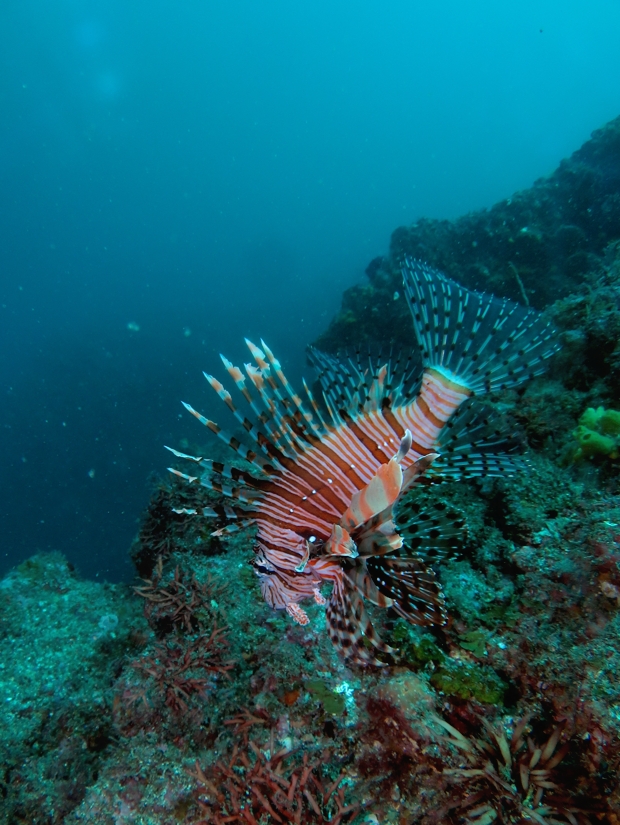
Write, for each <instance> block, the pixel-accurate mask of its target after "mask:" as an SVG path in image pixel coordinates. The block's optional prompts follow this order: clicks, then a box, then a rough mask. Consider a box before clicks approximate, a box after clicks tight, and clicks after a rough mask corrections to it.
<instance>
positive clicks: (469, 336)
mask: <svg viewBox="0 0 620 825" xmlns="http://www.w3.org/2000/svg"><path fill="white" fill-rule="evenodd" d="M402 275H403V281H404V287H405V293H406V295H407V301H408V303H409V308H410V310H411V314H412V316H413V325H414V330H415V335H416V338H417V341H418V345H419V347H420V350H421V352H422V358H423V361H424V365H425V367H427V368H434V369H437V370H439V371H440V372H441V373H443V374H444V375H445V376H446V377H448V378H450V377H456V378H458V380H459V383H463V384H465V385H466V386H467V388H468V389H469V390H470V391H471V392H473V393H475V394H477V395H479V394H482V393H485V392H491V391H495V390H503V389H506V388H508V387H514V386H516V385H518V384H521V383H522V382H523V381H527V380H528V379H530V378H533V377H534V376H536V375H540V374H541V373H542V372H544V371H545V364H544V362H545V360H546V359H547V358H549V357H550V356H552V355H553V354H554V353H555V352H557V350H558V349H559V342H558V340H557V335H556V332H555V330H554V329H553V327H552V326H551V325H550V324H549V323H548V322H547V321H545V320H544V319H543V317H542V316H541V315H540V313H538V312H536V311H535V310H533V309H529V308H528V307H522V306H520V305H519V304H516V303H513V302H512V301H507V300H501V299H498V298H495V297H494V296H492V295H484V294H481V293H478V292H472V291H471V290H468V289H465V288H464V287H462V286H460V285H459V284H457V283H455V282H454V281H451V280H449V279H448V278H446V277H445V276H444V275H442V274H441V273H440V272H437V270H435V269H433V268H432V267H430V266H428V265H427V264H425V263H423V262H421V261H418V260H415V259H411V258H406V259H405V261H404V264H403V266H402Z"/></svg>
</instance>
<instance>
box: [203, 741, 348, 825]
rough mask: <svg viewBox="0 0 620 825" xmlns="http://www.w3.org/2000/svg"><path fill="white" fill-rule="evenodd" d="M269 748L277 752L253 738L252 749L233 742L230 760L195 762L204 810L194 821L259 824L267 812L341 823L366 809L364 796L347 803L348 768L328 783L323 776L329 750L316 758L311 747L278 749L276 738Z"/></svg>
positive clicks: (277, 818) (302, 822)
mask: <svg viewBox="0 0 620 825" xmlns="http://www.w3.org/2000/svg"><path fill="white" fill-rule="evenodd" d="M268 753H269V754H273V755H270V756H266V755H265V753H263V752H262V751H261V749H260V748H259V747H258V746H257V745H256V743H255V742H252V741H251V742H250V743H249V750H248V751H246V750H241V749H240V748H239V747H238V746H237V745H235V746H234V748H233V751H232V755H231V757H230V759H229V760H228V761H227V762H221V761H220V762H217V763H216V764H215V765H213V766H212V767H210V768H208V769H205V770H203V769H202V768H201V767H200V764H199V763H198V762H196V766H195V770H194V771H190V775H191V776H193V777H194V779H195V780H196V781H197V782H198V784H199V786H200V793H199V798H198V804H199V805H200V808H201V810H202V813H203V815H204V818H203V819H202V820H200V821H199V822H198V823H196V825H202V823H214V825H224V823H232V822H239V823H243V825H247V824H248V823H249V825H258V823H259V821H260V820H261V817H264V816H265V815H266V816H268V817H270V819H269V821H272V822H277V823H281V825H283V824H284V823H289V822H290V823H294V824H295V825H315V823H325V822H327V823H330V825H340V823H342V822H345V821H347V820H349V819H351V818H352V817H354V816H355V815H356V814H357V813H358V812H359V811H360V810H361V809H362V807H363V804H362V802H361V801H356V802H354V803H352V804H347V802H346V799H345V792H344V789H343V787H342V782H343V780H344V778H345V775H344V774H341V775H340V776H339V777H338V778H337V779H336V780H335V781H333V782H331V783H329V784H327V783H326V782H325V781H324V780H322V779H321V778H320V773H321V771H320V768H319V765H324V764H325V763H326V762H327V760H328V754H322V755H321V758H320V759H317V760H316V761H314V762H311V761H310V758H309V757H308V754H307V753H306V754H304V755H303V757H302V758H301V759H299V757H298V755H297V754H295V753H291V752H289V751H287V750H286V749H285V750H281V751H279V752H278V753H275V754H274V753H273V738H272V741H271V746H270V748H269V751H268ZM357 798H358V800H359V793H358V794H357Z"/></svg>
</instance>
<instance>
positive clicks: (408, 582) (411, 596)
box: [366, 556, 447, 625]
mask: <svg viewBox="0 0 620 825" xmlns="http://www.w3.org/2000/svg"><path fill="white" fill-rule="evenodd" d="M366 566H367V569H368V572H369V574H370V576H371V578H372V580H373V582H374V584H375V585H376V587H377V589H378V590H379V592H380V593H382V594H383V595H384V596H387V597H388V598H389V599H391V600H392V605H391V607H392V608H393V609H394V610H395V611H396V612H397V613H398V614H399V615H400V616H402V618H403V619H406V620H407V621H408V622H409V623H410V624H416V625H429V624H435V625H444V624H445V623H446V621H447V613H446V606H445V601H444V596H443V590H442V589H441V585H440V584H439V582H438V581H437V580H436V578H435V574H434V573H433V571H432V570H431V569H430V568H429V567H427V566H426V565H425V564H424V562H423V561H422V560H421V559H420V558H418V557H417V556H411V557H408V558H403V559H401V558H397V557H389V556H377V557H374V558H370V559H366Z"/></svg>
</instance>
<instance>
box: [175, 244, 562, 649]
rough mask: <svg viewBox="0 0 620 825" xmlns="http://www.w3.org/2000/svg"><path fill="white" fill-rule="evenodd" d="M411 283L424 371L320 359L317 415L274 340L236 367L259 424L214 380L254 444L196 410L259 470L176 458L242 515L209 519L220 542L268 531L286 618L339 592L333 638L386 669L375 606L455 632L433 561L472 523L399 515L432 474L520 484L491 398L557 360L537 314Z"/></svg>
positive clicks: (267, 587) (443, 512)
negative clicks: (219, 524)
mask: <svg viewBox="0 0 620 825" xmlns="http://www.w3.org/2000/svg"><path fill="white" fill-rule="evenodd" d="M402 274H403V281H404V288H405V294H406V296H407V300H408V303H409V307H410V310H411V314H412V318H413V325H414V331H415V335H416V339H417V342H418V347H419V350H420V354H421V361H422V365H421V368H420V369H419V370H417V371H416V369H415V367H414V362H413V360H412V358H411V357H409V358H408V359H407V360H406V362H404V363H403V362H401V359H400V357H397V358H395V359H391V358H390V359H387V361H384V362H381V361H380V360H379V359H375V358H372V357H371V356H369V357H368V359H367V360H365V359H363V358H362V357H361V356H360V355H359V354H357V356H356V357H355V358H348V359H346V360H344V361H341V360H339V359H337V358H334V357H333V356H330V355H326V354H325V353H321V352H319V351H317V350H314V349H312V350H310V353H309V357H310V360H311V361H312V362H313V364H314V365H315V367H316V368H317V369H318V373H319V380H320V383H321V386H322V390H323V400H324V403H325V408H326V410H327V413H326V414H323V413H321V411H320V408H319V405H318V404H317V402H316V401H315V399H314V398H313V397H312V395H311V393H310V391H309V389H308V388H307V386H306V385H305V383H304V389H305V392H306V396H307V399H308V406H306V404H305V403H304V401H302V399H301V397H300V396H299V395H297V394H296V393H295V392H294V390H293V389H292V387H291V385H290V384H289V382H288V380H287V379H286V376H285V375H284V372H283V370H282V366H281V364H280V362H279V361H278V360H277V359H276V358H275V356H274V354H273V353H272V352H271V350H270V349H269V348H268V347H267V346H266V345H265V344H264V342H261V346H260V347H258V346H256V345H254V344H252V343H251V342H249V341H248V342H247V344H248V347H249V349H250V353H251V355H252V357H253V359H254V362H255V363H254V364H246V365H245V376H244V374H243V372H242V371H241V370H240V369H239V368H237V367H235V366H234V365H233V364H231V363H230V361H228V360H227V359H226V358H224V357H223V356H222V361H223V364H224V367H225V368H226V370H227V371H228V373H229V375H230V376H231V378H232V379H233V381H234V383H235V385H236V387H237V389H238V390H239V392H240V396H241V397H242V398H243V399H244V401H245V402H246V403H247V404H248V405H249V407H250V410H251V413H252V417H251V418H248V417H247V416H246V415H244V414H242V413H241V412H240V411H239V410H238V409H237V407H236V405H235V403H234V401H233V399H232V397H231V395H230V393H229V392H228V390H226V389H225V387H224V385H223V384H222V383H221V382H220V381H219V380H218V379H216V378H213V377H212V376H210V375H206V378H207V380H208V382H209V383H210V385H211V386H212V387H213V389H214V390H215V391H216V392H217V394H218V395H219V396H220V398H222V400H223V401H224V403H225V404H226V405H227V406H228V408H229V409H230V410H231V411H232V413H233V414H234V415H235V416H236V418H237V420H238V421H239V423H240V424H241V426H242V427H243V429H244V431H245V432H246V434H247V438H249V439H250V440H251V442H252V446H251V447H249V446H246V445H244V444H243V443H242V442H241V441H240V440H239V439H237V438H236V437H234V436H231V435H229V434H227V433H225V432H224V431H223V430H221V428H220V427H219V426H218V425H217V424H215V422H213V421H210V420H209V419H207V418H205V417H204V416H202V415H201V414H200V413H199V412H197V411H196V410H194V409H193V408H192V407H190V406H189V404H186V405H185V406H186V408H187V409H188V410H189V412H191V413H192V414H193V415H194V416H195V417H196V418H198V420H199V421H201V423H203V424H204V425H205V426H207V427H208V428H209V429H210V430H211V431H212V432H214V433H215V434H216V435H217V436H218V437H219V438H221V439H223V440H224V441H225V442H226V443H227V444H228V445H229V446H230V447H231V448H232V449H233V450H234V451H235V452H237V453H238V454H239V456H241V458H243V459H245V460H247V461H248V462H249V463H250V465H252V467H253V471H252V472H250V471H248V470H241V469H238V468H231V467H227V466H226V465H222V464H217V463H214V462H211V461H209V460H208V459H204V458H202V457H195V456H189V455H186V454H184V453H180V452H178V451H176V450H172V452H173V453H174V455H175V456H176V457H178V458H181V459H184V460H188V461H191V462H193V464H194V467H195V469H194V471H193V474H187V475H186V474H184V473H180V472H179V471H178V470H174V469H173V470H172V472H175V473H177V475H181V476H182V477H183V478H184V479H185V480H186V481H187V482H188V483H200V484H202V485H203V486H205V487H206V488H208V489H212V490H215V491H216V492H219V493H221V494H223V495H225V496H228V497H229V498H231V499H233V501H234V504H233V506H231V507H227V508H224V509H222V508H213V509H211V508H205V509H204V511H202V515H206V516H211V515H216V514H221V513H222V512H224V513H225V514H226V515H227V516H228V517H229V518H231V519H233V524H231V526H230V527H225V528H221V529H220V530H218V531H217V532H218V534H222V533H225V532H229V531H231V530H234V529H239V528H238V526H236V525H245V524H247V523H249V522H254V523H256V524H257V525H258V532H257V538H256V548H255V549H256V556H255V559H254V562H253V565H254V569H255V571H256V573H257V575H258V576H259V579H260V583H261V590H262V593H263V597H264V598H265V600H266V602H267V603H268V604H269V605H270V606H271V607H273V608H274V609H285V610H287V612H288V613H289V615H290V616H291V618H292V619H293V620H295V621H297V622H300V623H302V624H305V623H307V621H308V616H307V614H306V613H305V611H304V610H303V608H302V607H301V606H300V603H301V602H303V601H304V600H306V599H313V600H314V601H316V602H318V603H323V602H325V597H324V596H323V595H322V594H321V586H322V585H323V584H325V583H327V584H331V586H332V590H331V594H330V596H329V599H328V601H327V606H326V615H327V621H328V627H329V634H330V637H331V638H332V640H333V642H334V644H335V645H336V646H337V648H338V649H339V650H340V651H341V653H343V655H344V656H345V657H346V658H347V659H348V660H349V661H351V662H356V663H358V664H375V665H378V664H381V661H380V660H379V659H378V658H377V654H378V653H380V652H382V653H392V652H393V651H392V650H391V648H389V647H388V646H387V645H384V644H383V643H382V642H381V641H380V639H379V637H378V636H377V634H376V631H375V630H374V628H373V627H372V624H371V622H370V619H369V617H368V614H367V612H366V609H365V607H364V602H365V601H366V602H369V603H371V604H374V605H376V606H378V607H380V608H391V609H392V610H394V611H395V612H396V613H397V614H398V615H400V616H402V617H403V618H405V619H407V621H409V622H411V623H412V624H442V623H444V622H445V620H446V612H445V606H444V600H443V594H442V591H441V587H440V585H439V584H438V582H437V580H436V578H435V574H434V572H433V571H432V569H431V568H430V567H429V566H428V564H427V562H426V559H427V558H428V559H429V560H431V561H435V560H437V559H440V558H441V557H442V556H445V555H447V554H450V553H452V552H454V549H455V547H456V546H457V544H458V533H459V530H460V529H462V527H463V519H462V516H461V515H460V513H459V512H458V511H455V510H454V508H450V507H448V506H447V505H444V504H443V503H442V502H441V501H440V500H439V499H436V500H435V501H434V502H432V503H431V504H423V505H418V506H416V505H415V501H416V497H415V496H414V495H413V494H412V495H408V496H407V497H406V499H405V505H404V506H403V508H402V518H401V517H399V518H400V529H397V528H396V527H395V523H394V514H393V510H394V507H395V506H397V505H399V503H400V502H401V499H402V497H403V495H404V493H405V492H406V491H408V490H412V488H414V485H415V481H416V480H417V479H418V478H420V477H421V476H422V475H424V474H425V473H426V472H427V471H428V472H429V473H430V476H431V478H432V479H433V480H437V481H439V480H446V479H457V478H465V477H472V476H480V475H497V476H501V475H505V474H507V473H512V472H515V471H516V470H518V469H519V468H520V467H521V461H520V459H519V457H518V456H516V455H514V449H515V447H516V439H515V437H514V436H513V435H512V434H508V435H506V434H505V433H502V432H501V428H499V429H498V428H497V426H494V425H493V423H492V421H490V420H489V410H487V409H486V408H485V407H483V406H482V405H481V404H480V403H479V402H478V400H477V397H478V396H479V395H481V394H484V393H486V392H492V391H496V390H502V389H505V388H507V387H512V386H516V385H517V384H519V383H521V382H523V381H525V380H528V379H529V378H531V377H533V376H534V375H538V374H539V373H541V372H542V371H543V370H544V361H545V360H546V359H547V358H549V357H550V356H551V355H553V353H554V352H556V351H557V349H558V344H557V341H556V339H555V337H554V331H553V329H552V328H551V327H550V326H549V325H548V324H547V323H545V321H544V320H543V319H542V318H541V316H540V315H539V314H538V313H537V312H535V311H534V310H531V309H528V308H524V307H521V306H519V305H517V304H514V303H512V302H510V301H503V300H499V299H497V298H495V297H493V296H492V295H482V294H478V293H476V292H471V291H469V290H466V289H465V288H464V287H462V286H460V285H458V284H456V283H454V282H453V281H450V280H449V279H447V278H445V277H444V276H443V275H441V274H440V273H439V272H437V271H435V270H434V269H432V268H430V267H428V266H427V265H426V264H424V263H421V262H420V261H415V260H406V261H405V263H404V264H403V267H402ZM431 465H432V466H431ZM223 479H226V481H223ZM413 492H415V490H413ZM412 502H413V503H412ZM182 512H187V513H191V514H194V513H195V511H193V510H186V511H182ZM403 538H404V539H405V541H403ZM407 542H409V543H410V544H409V545H408V543H407Z"/></svg>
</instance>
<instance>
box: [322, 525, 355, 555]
mask: <svg viewBox="0 0 620 825" xmlns="http://www.w3.org/2000/svg"><path fill="white" fill-rule="evenodd" d="M322 555H325V556H348V557H349V558H352V559H355V558H357V556H358V555H359V554H358V552H357V547H356V546H355V542H354V541H353V539H352V538H351V536H350V534H349V532H348V530H345V528H344V527H341V526H340V525H339V524H334V526H333V527H332V531H331V534H330V536H329V538H328V539H327V541H326V542H325V544H324V545H323V552H322Z"/></svg>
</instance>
